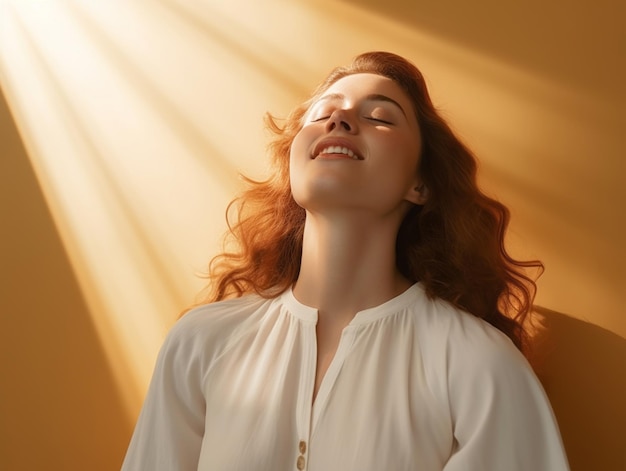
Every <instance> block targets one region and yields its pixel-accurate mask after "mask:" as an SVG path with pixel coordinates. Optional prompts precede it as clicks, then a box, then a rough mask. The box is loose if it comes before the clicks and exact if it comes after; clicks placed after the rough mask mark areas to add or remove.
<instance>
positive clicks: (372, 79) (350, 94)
mask: <svg viewBox="0 0 626 471" xmlns="http://www.w3.org/2000/svg"><path fill="white" fill-rule="evenodd" d="M331 94H341V95H344V96H345V97H346V98H347V99H351V98H353V99H357V98H359V97H361V96H368V95H385V96H388V97H389V98H392V99H393V100H395V101H397V102H399V103H400V104H402V105H403V107H404V106H409V107H410V106H411V102H410V100H409V98H408V97H407V95H406V94H405V93H404V91H403V90H402V89H401V88H400V86H399V85H398V84H397V83H396V82H394V81H393V80H391V79H390V78H387V77H383V76H382V75H377V74H369V73H361V74H353V75H348V76H346V77H343V78H340V79H339V80H337V81H336V82H335V83H333V84H332V85H331V86H330V87H328V89H326V91H325V92H324V93H322V95H321V97H320V98H323V97H324V96H326V95H331Z"/></svg>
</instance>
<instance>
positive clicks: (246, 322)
mask: <svg viewBox="0 0 626 471" xmlns="http://www.w3.org/2000/svg"><path fill="white" fill-rule="evenodd" d="M272 303H273V300H271V299H265V298H262V297H260V296H258V295H246V296H243V297H240V298H235V299H229V300H225V301H219V302H216V303H211V304H205V305H201V306H198V307H195V308H193V309H191V310H190V311H189V312H187V313H185V314H184V315H183V317H181V318H180V319H179V320H178V321H177V322H176V323H175V324H174V326H173V327H172V328H171V329H170V331H169V333H168V334H167V336H166V339H165V342H164V343H163V346H162V348H161V355H176V356H182V357H186V358H190V357H193V358H196V359H204V360H207V361H210V360H211V357H212V356H213V355H215V354H216V353H217V352H218V351H220V350H221V349H223V348H224V346H225V345H227V344H228V343H229V342H230V341H232V339H233V337H237V336H240V335H242V333H244V332H246V331H250V330H252V329H254V326H255V325H257V324H258V322H259V320H260V319H261V318H262V317H263V315H264V314H265V313H267V311H268V310H269V309H270V307H271V305H272Z"/></svg>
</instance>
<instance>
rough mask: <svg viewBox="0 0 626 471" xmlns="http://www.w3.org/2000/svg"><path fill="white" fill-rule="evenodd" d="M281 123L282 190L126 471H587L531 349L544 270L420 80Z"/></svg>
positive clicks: (224, 269) (247, 230)
mask: <svg viewBox="0 0 626 471" xmlns="http://www.w3.org/2000/svg"><path fill="white" fill-rule="evenodd" d="M269 123H270V126H271V128H272V129H273V130H274V131H275V132H276V134H277V137H276V139H275V141H274V142H273V144H272V146H271V147H270V150H271V154H272V157H273V162H274V164H275V173H274V174H273V176H272V177H271V178H270V179H269V180H268V181H266V182H261V183H256V182H250V185H251V186H250V188H249V190H248V191H247V192H246V193H244V195H243V197H242V198H241V199H240V200H239V203H240V204H239V212H238V221H237V223H236V224H234V225H233V227H232V230H231V233H232V235H234V236H235V237H236V239H237V242H238V244H239V245H238V250H237V251H234V252H230V253H225V254H222V255H221V256H219V257H217V258H216V259H215V260H214V262H213V264H212V276H213V278H214V280H213V284H212V289H213V292H212V295H211V297H210V298H209V299H208V301H213V302H211V303H208V304H205V305H201V306H199V307H196V308H195V309H193V310H191V311H190V312H188V313H187V314H186V315H185V316H184V317H183V318H182V319H181V320H180V321H179V322H178V323H177V324H176V326H175V327H174V328H173V329H172V331H171V332H170V334H169V336H168V338H167V340H166V342H165V344H164V346H163V348H162V351H161V353H160V355H159V359H158V362H157V366H156V370H155V373H154V377H153V380H152V383H151V386H150V389H149V392H148V396H147V399H146V402H145V405H144V408H143V410H142V413H141V416H140V418H139V421H138V424H137V428H136V430H135V434H134V436H133V439H132V441H131V444H130V447H129V451H128V454H127V456H126V460H125V463H124V467H123V469H125V470H151V471H154V470H174V469H176V470H192V469H193V470H195V469H198V470H219V471H224V470H244V469H253V470H268V471H269V470H271V471H276V470H288V469H299V470H302V469H308V470H315V471H318V470H319V471H329V470H342V471H346V470H360V471H363V470H376V471H380V470H419V471H444V470H445V471H503V470H507V471H522V470H524V471H542V470H543V471H548V470H549V471H561V470H566V469H568V466H567V461H566V458H565V455H564V452H563V448H562V445H561V440H560V437H559V432H558V428H557V426H556V423H555V420H554V417H553V415H552V411H551V409H550V405H549V403H548V401H547V399H546V396H545V394H544V392H543V390H542V388H541V386H540V384H539V382H538V381H537V379H536V377H535V376H534V374H533V372H532V370H531V369H530V367H529V366H528V364H527V363H526V361H525V360H524V357H523V356H522V354H521V353H520V350H519V349H518V348H522V347H523V345H524V329H523V321H524V318H525V317H526V315H527V314H528V312H529V310H530V309H531V303H532V297H533V293H534V283H533V282H532V281H531V280H530V279H529V278H528V277H527V276H526V275H524V274H523V272H522V269H523V268H524V267H540V264H539V263H538V262H518V261H515V260H513V259H512V258H511V257H510V256H509V255H507V253H506V251H505V249H504V247H503V240H504V232H505V228H506V225H507V221H508V212H507V210H506V208H504V207H503V206H502V205H501V204H499V203H497V202H495V201H493V200H491V199H489V198H487V197H486V196H485V195H483V194H482V193H481V192H480V191H479V190H478V188H477V184H476V162H475V160H474V158H473V156H472V155H471V153H470V152H469V151H468V150H467V149H466V148H465V147H464V146H463V145H462V144H461V143H460V142H459V140H458V139H457V138H456V137H455V136H454V134H453V133H452V132H451V130H450V128H449V127H448V126H447V125H446V123H445V122H444V121H443V120H442V119H441V118H440V117H439V115H438V114H437V112H436V111H435V109H434V107H433V105H432V103H431V101H430V98H429V96H428V93H427V90H426V86H425V83H424V80H423V78H422V76H421V74H420V72H419V71H418V70H417V69H416V68H415V67H414V66H413V65H412V64H410V63H409V62H407V61H406V60H405V59H403V58H401V57H399V56H397V55H394V54H390V53H382V52H374V53H366V54H362V55H360V56H358V57H356V58H355V59H354V61H353V62H352V63H351V64H350V65H349V66H347V67H342V68H339V69H336V70H334V71H333V72H332V73H331V74H330V75H329V77H328V78H327V79H326V80H325V81H324V82H323V83H322V84H321V85H320V86H319V87H318V89H317V90H316V91H315V92H314V94H313V95H312V98H311V99H309V100H308V101H307V102H305V103H304V104H303V105H302V106H300V107H298V108H297V109H296V110H295V111H294V112H293V113H292V114H291V115H290V116H289V118H288V119H287V121H286V123H285V125H284V127H279V126H277V125H276V123H275V121H273V120H271V119H270V121H269ZM516 347H517V348H516Z"/></svg>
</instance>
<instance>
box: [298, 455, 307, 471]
mask: <svg viewBox="0 0 626 471" xmlns="http://www.w3.org/2000/svg"><path fill="white" fill-rule="evenodd" d="M304 463H305V461H304V456H302V455H300V456H298V461H296V467H297V468H298V469H299V470H300V471H302V470H303V469H304Z"/></svg>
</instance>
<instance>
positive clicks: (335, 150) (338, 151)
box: [313, 146, 363, 160]
mask: <svg viewBox="0 0 626 471" xmlns="http://www.w3.org/2000/svg"><path fill="white" fill-rule="evenodd" d="M321 155H323V156H325V157H326V158H340V159H341V158H347V159H352V160H363V158H362V157H360V156H358V155H357V154H355V153H354V152H353V151H352V149H348V148H347V147H342V146H328V147H325V148H323V149H322V150H321V151H320V152H319V153H318V154H317V155H314V156H313V159H316V158H317V157H319V156H321Z"/></svg>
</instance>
